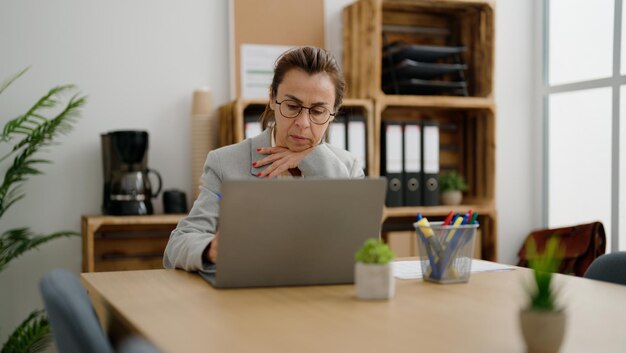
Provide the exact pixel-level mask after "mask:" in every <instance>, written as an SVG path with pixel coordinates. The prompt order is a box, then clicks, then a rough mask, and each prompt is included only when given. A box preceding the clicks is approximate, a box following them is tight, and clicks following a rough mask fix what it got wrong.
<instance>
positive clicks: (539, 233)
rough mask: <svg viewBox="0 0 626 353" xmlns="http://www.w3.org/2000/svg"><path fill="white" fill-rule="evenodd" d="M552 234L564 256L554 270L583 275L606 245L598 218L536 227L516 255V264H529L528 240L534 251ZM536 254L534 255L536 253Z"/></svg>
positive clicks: (541, 248) (539, 250)
mask: <svg viewBox="0 0 626 353" xmlns="http://www.w3.org/2000/svg"><path fill="white" fill-rule="evenodd" d="M551 238H557V239H558V240H559V247H561V248H562V249H563V257H562V258H561V259H560V264H559V268H558V270H557V272H559V273H564V274H568V275H576V276H579V277H582V276H583V275H584V274H585V271H587V268H588V267H589V265H591V263H592V262H593V261H594V260H595V259H597V258H598V257H599V256H600V255H602V254H604V250H605V248H606V234H605V233H604V226H603V225H602V223H601V222H592V223H587V224H578V225H574V226H570V227H563V228H552V229H539V230H535V231H533V232H531V233H530V234H529V235H528V237H527V238H526V240H525V241H524V244H523V245H522V247H521V248H520V250H519V252H518V253H517V255H518V256H519V262H518V263H517V266H520V267H529V260H530V259H529V258H528V257H529V256H531V254H528V253H527V252H526V248H527V246H528V243H529V242H534V243H535V245H536V247H537V251H538V252H539V253H541V252H543V250H544V249H545V247H546V244H547V243H548V240H549V239H551ZM535 256H536V255H535Z"/></svg>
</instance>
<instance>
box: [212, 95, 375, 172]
mask: <svg viewBox="0 0 626 353" xmlns="http://www.w3.org/2000/svg"><path fill="white" fill-rule="evenodd" d="M266 105H267V100H257V99H254V100H251V99H236V100H234V101H232V102H230V103H227V104H225V105H223V106H221V107H220V109H219V124H220V128H219V130H220V139H219V140H220V143H219V145H220V147H221V146H226V145H230V144H233V143H237V142H241V141H243V140H244V124H245V120H246V119H248V117H256V119H260V118H261V114H262V113H263V111H264V110H265V107H266ZM339 112H340V113H339V114H340V115H350V114H358V115H361V116H364V117H365V119H366V124H365V125H366V146H367V157H366V158H367V173H368V175H377V174H376V173H375V169H374V165H375V161H374V153H375V149H376V147H375V146H376V144H375V143H374V140H373V139H374V105H373V103H372V101H371V100H369V99H344V101H343V105H342V106H341V109H340V110H339Z"/></svg>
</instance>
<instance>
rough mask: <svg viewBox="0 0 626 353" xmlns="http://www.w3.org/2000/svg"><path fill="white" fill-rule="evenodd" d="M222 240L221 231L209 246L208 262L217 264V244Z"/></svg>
mask: <svg viewBox="0 0 626 353" xmlns="http://www.w3.org/2000/svg"><path fill="white" fill-rule="evenodd" d="M219 238H220V232H219V230H218V231H217V232H216V233H215V237H214V238H213V240H211V244H209V251H208V253H207V257H208V260H209V261H211V262H212V263H214V264H216V263H217V243H218V240H219Z"/></svg>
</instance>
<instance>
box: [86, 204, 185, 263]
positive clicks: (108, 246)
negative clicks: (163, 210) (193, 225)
mask: <svg viewBox="0 0 626 353" xmlns="http://www.w3.org/2000/svg"><path fill="white" fill-rule="evenodd" d="M184 216H185V215H182V214H180V215H178V214H176V215H150V216H83V217H82V236H83V269H82V270H83V272H99V271H122V270H145V269H157V268H163V252H164V251H165V246H166V245H167V241H168V240H169V236H170V233H171V232H172V230H174V228H176V225H177V224H178V222H179V221H180V219H181V218H183V217H184Z"/></svg>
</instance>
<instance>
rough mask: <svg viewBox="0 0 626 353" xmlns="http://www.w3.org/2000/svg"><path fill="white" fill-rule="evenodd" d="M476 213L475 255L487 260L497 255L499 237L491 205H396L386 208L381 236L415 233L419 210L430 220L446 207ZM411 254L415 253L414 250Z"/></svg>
mask: <svg viewBox="0 0 626 353" xmlns="http://www.w3.org/2000/svg"><path fill="white" fill-rule="evenodd" d="M470 208H471V209H472V211H473V212H477V213H478V223H479V224H480V226H479V228H478V230H477V232H476V240H475V248H474V257H475V258H478V259H480V258H482V259H485V260H489V261H497V259H498V237H497V234H498V233H497V231H498V229H497V222H496V219H497V217H496V211H495V209H494V208H493V207H485V206H472V205H465V206H435V207H397V208H385V212H384V217H383V219H384V222H383V232H382V238H383V240H385V241H388V240H389V236H390V235H392V236H393V235H394V234H397V233H398V232H402V233H404V234H406V235H411V236H412V235H415V228H414V227H413V223H414V222H415V214H416V213H417V212H420V213H422V214H423V215H424V217H428V220H429V221H443V220H444V218H445V217H446V215H447V213H448V212H449V211H454V212H459V213H465V212H467V211H468V209H470ZM411 256H418V255H417V253H414V254H411Z"/></svg>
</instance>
